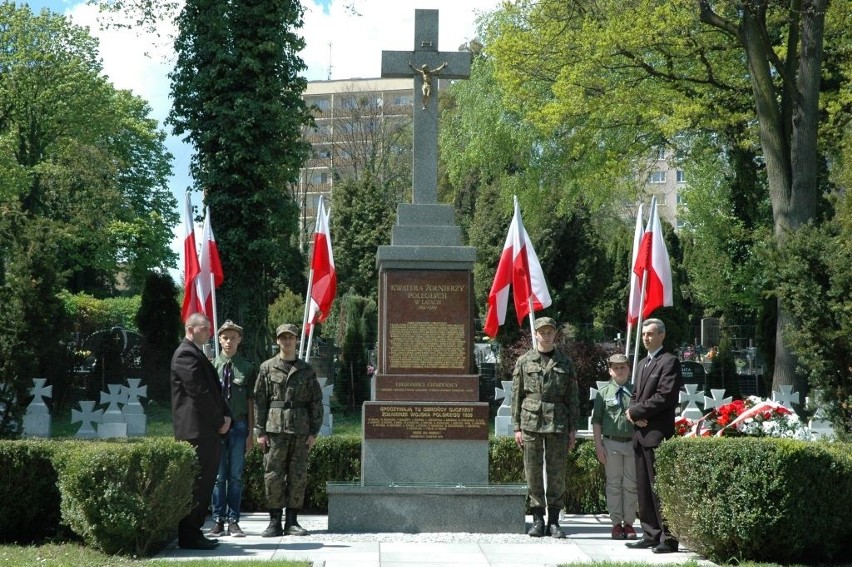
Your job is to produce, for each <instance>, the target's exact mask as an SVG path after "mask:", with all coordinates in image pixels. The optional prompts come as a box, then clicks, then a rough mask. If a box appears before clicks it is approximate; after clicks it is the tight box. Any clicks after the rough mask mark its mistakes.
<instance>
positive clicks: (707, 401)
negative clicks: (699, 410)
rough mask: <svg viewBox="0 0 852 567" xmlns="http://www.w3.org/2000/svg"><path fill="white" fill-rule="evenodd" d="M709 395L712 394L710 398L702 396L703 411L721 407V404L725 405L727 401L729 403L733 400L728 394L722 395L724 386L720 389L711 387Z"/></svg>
mask: <svg viewBox="0 0 852 567" xmlns="http://www.w3.org/2000/svg"><path fill="white" fill-rule="evenodd" d="M710 395H711V396H712V397H711V398H708V397H707V396H704V411H710V410H711V409H716V408H718V407H721V406H726V405H728V404H729V403H731V401H732V400H733V398H732V397H731V396H728V397H727V398H725V397H724V395H725V389H724V388H720V389H715V388H713V389H711V390H710Z"/></svg>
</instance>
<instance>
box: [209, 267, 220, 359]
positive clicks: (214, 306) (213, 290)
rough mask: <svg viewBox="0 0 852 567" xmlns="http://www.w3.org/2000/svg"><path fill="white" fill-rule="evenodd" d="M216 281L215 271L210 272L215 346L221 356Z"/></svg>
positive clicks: (217, 353) (217, 354)
mask: <svg viewBox="0 0 852 567" xmlns="http://www.w3.org/2000/svg"><path fill="white" fill-rule="evenodd" d="M215 281H216V278H215V276H214V275H213V272H212V271H211V272H210V297H211V299H212V301H213V348H214V349H215V352H216V356H219V337H218V336H217V335H216V333H217V332H218V331H217V329H218V328H219V318H218V316H217V314H216V286H215V285H214V283H215Z"/></svg>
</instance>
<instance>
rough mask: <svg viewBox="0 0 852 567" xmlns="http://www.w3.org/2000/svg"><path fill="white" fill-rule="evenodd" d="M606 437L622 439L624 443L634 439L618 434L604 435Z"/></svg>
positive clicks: (615, 439) (616, 439) (614, 439)
mask: <svg viewBox="0 0 852 567" xmlns="http://www.w3.org/2000/svg"><path fill="white" fill-rule="evenodd" d="M604 437H606V438H607V439H611V440H613V441H620V442H622V443H626V442H627V441H633V437H619V436H617V435H604Z"/></svg>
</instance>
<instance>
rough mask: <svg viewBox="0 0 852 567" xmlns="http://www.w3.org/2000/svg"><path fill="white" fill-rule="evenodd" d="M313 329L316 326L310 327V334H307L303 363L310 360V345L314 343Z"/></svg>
mask: <svg viewBox="0 0 852 567" xmlns="http://www.w3.org/2000/svg"><path fill="white" fill-rule="evenodd" d="M314 327H316V325H311V332H310V333H308V346H307V347H306V348H305V362H308V361H310V360H311V343H312V342H314Z"/></svg>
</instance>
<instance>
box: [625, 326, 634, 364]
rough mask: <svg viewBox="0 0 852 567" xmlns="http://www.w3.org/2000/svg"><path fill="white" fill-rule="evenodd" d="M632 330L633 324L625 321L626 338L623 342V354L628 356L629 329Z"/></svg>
mask: <svg viewBox="0 0 852 567" xmlns="http://www.w3.org/2000/svg"><path fill="white" fill-rule="evenodd" d="M632 330H633V324H632V323H627V339H626V342H625V343H624V355H625V356H630V331H632Z"/></svg>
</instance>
